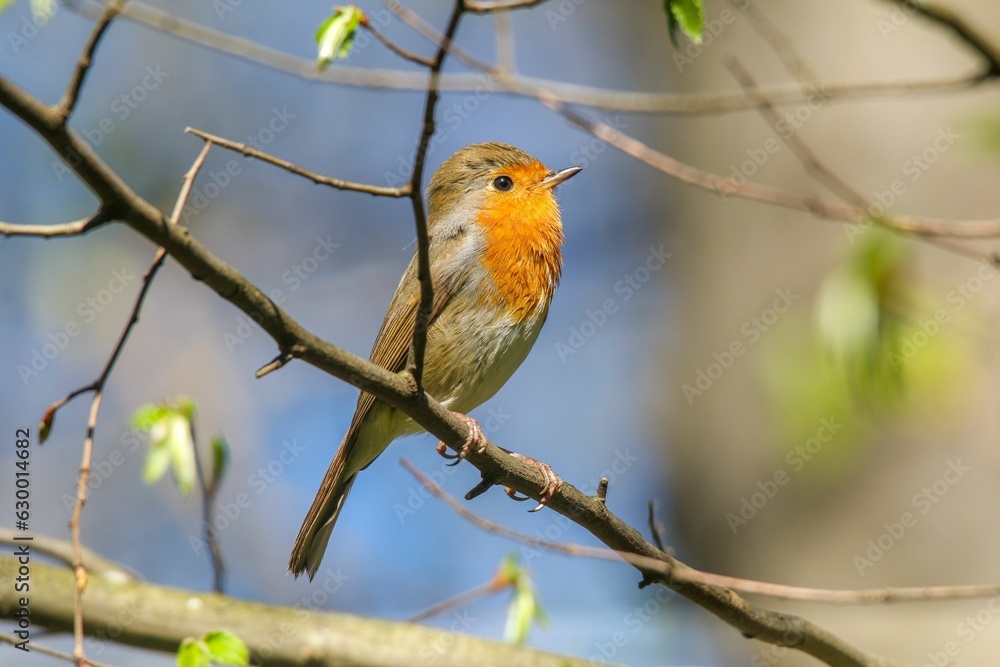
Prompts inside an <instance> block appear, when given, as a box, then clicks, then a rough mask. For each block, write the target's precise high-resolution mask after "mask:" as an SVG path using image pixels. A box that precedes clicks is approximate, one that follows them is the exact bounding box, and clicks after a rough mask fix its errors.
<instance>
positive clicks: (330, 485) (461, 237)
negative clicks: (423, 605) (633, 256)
mask: <svg viewBox="0 0 1000 667" xmlns="http://www.w3.org/2000/svg"><path fill="white" fill-rule="evenodd" d="M581 170H582V167H568V168H565V169H559V170H555V171H552V170H549V169H547V168H546V167H545V166H544V165H543V164H542V163H541V162H539V161H538V160H537V159H535V158H533V157H532V156H530V155H528V154H527V153H525V152H524V151H522V150H520V149H517V148H515V147H513V146H511V145H509V144H505V143H499V142H490V143H480V144H472V145H470V146H466V147H464V148H461V149H459V150H458V151H457V152H456V153H455V154H454V155H452V156H451V157H449V158H448V159H447V160H445V161H444V162H443V163H442V164H441V166H440V167H439V168H438V169H437V170H436V171H435V172H434V175H433V176H432V177H431V180H430V183H429V184H428V187H427V191H426V196H427V232H428V236H429V238H430V244H429V259H430V268H431V284H432V286H433V290H434V300H433V306H432V309H431V314H430V320H429V323H428V328H427V344H426V348H425V353H424V362H423V375H422V383H423V384H422V387H423V389H424V391H426V392H427V393H428V394H430V395H431V396H433V397H434V398H436V399H437V400H438V401H440V402H441V404H442V405H443V406H445V407H446V408H448V409H449V410H451V411H453V412H455V413H456V414H457V415H458V416H459V417H461V418H462V419H463V420H465V421H466V423H467V425H468V426H469V440H468V441H467V442H466V443H465V447H463V448H462V450H461V452H460V454H459V455H458V457H457V458H462V457H464V454H465V453H467V452H468V451H469V448H470V447H472V446H482V447H485V442H486V440H485V438H484V437H483V435H482V431H481V430H480V429H479V426H478V424H477V423H476V422H475V420H474V419H472V418H470V417H467V416H465V413H467V412H469V411H470V410H473V409H474V408H476V407H477V406H479V405H481V404H482V403H483V402H485V401H487V400H489V399H490V398H492V397H493V395H494V394H496V392H497V391H498V390H499V389H500V388H501V387H502V386H503V385H504V384H505V383H506V382H507V380H509V379H510V377H511V375H513V373H514V371H516V370H517V368H518V367H519V366H520V365H521V363H522V362H523V361H524V360H525V358H526V357H527V356H528V352H529V351H530V350H531V348H532V346H533V345H534V343H535V340H536V339H537V338H538V333H539V331H540V330H541V328H542V325H543V324H544V322H545V319H546V316H547V315H548V310H549V303H550V301H551V300H552V295H553V293H554V292H555V289H556V285H557V284H558V283H559V278H560V275H561V273H562V245H563V242H564V235H563V229H562V221H561V216H560V211H559V205H558V203H557V202H556V199H555V195H554V193H553V190H554V188H555V187H556V186H557V185H559V184H560V183H563V182H565V181H566V180H567V179H569V178H571V177H573V176H575V175H576V174H577V173H579V172H580V171H581ZM419 302H420V285H419V281H418V279H417V252H416V251H415V252H414V255H413V259H412V260H410V263H409V266H407V268H406V271H405V272H404V273H403V276H402V279H401V280H400V281H399V285H398V286H397V287H396V291H395V293H394V294H393V296H392V299H391V301H390V303H389V308H388V311H387V312H386V315H385V319H384V321H383V322H382V326H381V328H380V329H379V332H378V335H377V336H376V338H375V343H374V345H373V346H372V352H371V356H370V360H371V362H372V363H374V364H376V365H378V366H381V367H383V368H385V369H387V370H390V371H393V372H399V371H402V370H403V369H404V368H405V367H406V364H407V357H408V352H409V348H410V343H411V340H412V337H413V329H414V324H415V322H416V313H417V307H418V305H419ZM422 430H423V429H422V428H421V427H420V426H419V425H418V424H417V423H416V422H414V421H413V420H412V419H411V418H410V417H408V416H407V415H406V414H405V413H404V412H402V411H401V410H399V409H397V408H394V407H392V406H391V405H389V404H388V403H384V402H382V401H380V400H378V399H376V398H375V397H374V396H373V395H372V394H369V393H367V392H364V391H362V392H361V393H360V395H359V396H358V403H357V408H356V409H355V412H354V417H353V418H352V420H351V423H350V426H349V428H348V429H347V433H346V435H345V436H344V439H343V441H342V443H341V445H340V448H339V449H338V450H337V453H336V455H335V456H334V457H333V460H332V461H331V463H330V466H329V469H328V470H327V471H326V475H325V476H324V478H323V482H322V484H321V486H320V488H319V491H318V492H317V494H316V497H315V499H314V500H313V502H312V505H311V507H310V508H309V512H308V514H307V515H306V517H305V520H304V521H303V522H302V527H301V528H300V530H299V533H298V536H297V537H296V539H295V545H294V547H293V549H292V553H291V557H290V559H289V564H288V569H289V570H290V571H291V573H292V574H293V575H294V576H295V577H299V576H300V575H301V574H303V573H308V575H309V579H310V580H312V578H313V577H314V576H315V574H316V572H317V570H318V569H319V566H320V562H321V561H322V559H323V556H324V553H325V552H326V548H327V544H328V543H329V540H330V535H331V533H332V531H333V527H334V524H335V523H336V522H337V518H338V517H339V516H340V512H341V510H342V509H343V506H344V499H345V498H346V497H347V494H348V492H350V490H351V486H352V485H353V484H354V481H355V479H356V477H357V475H358V473H359V472H360V471H362V470H364V469H365V468H366V467H367V466H368V465H369V464H371V463H372V461H374V460H375V459H376V458H377V457H378V456H379V455H380V454H381V453H382V452H383V451H384V450H385V449H386V447H388V445H389V443H391V442H392V441H393V440H395V439H397V438H399V437H402V436H405V435H410V434H414V433H418V432H421V431H422ZM439 451H443V448H440V446H439ZM511 453H512V452H511ZM515 456H519V455H517V454H515ZM520 458H522V459H524V460H525V461H527V462H528V463H530V464H533V465H535V466H536V467H539V468H540V469H541V470H542V472H543V475H544V476H545V478H546V485H547V486H546V492H545V493H543V497H542V504H540V505H539V507H537V508H536V509H540V508H541V506H542V505H543V504H544V502H545V501H546V500H548V498H549V497H551V494H552V493H554V491H555V489H556V488H557V487H558V486H559V485H561V484H562V481H561V480H559V479H558V477H557V476H555V475H554V474H553V473H552V472H551V468H549V467H548V466H547V465H546V464H539V463H538V462H537V461H535V460H534V459H531V458H529V457H523V456H522V457H520ZM456 463H457V461H456ZM509 494H511V495H512V492H509ZM512 497H513V495H512ZM519 499H521V498H519Z"/></svg>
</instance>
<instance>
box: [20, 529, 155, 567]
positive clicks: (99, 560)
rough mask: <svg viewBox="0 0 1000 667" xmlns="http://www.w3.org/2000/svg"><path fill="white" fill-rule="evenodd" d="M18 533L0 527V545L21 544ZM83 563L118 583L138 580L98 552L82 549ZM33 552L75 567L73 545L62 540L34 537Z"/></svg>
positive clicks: (46, 536)
mask: <svg viewBox="0 0 1000 667" xmlns="http://www.w3.org/2000/svg"><path fill="white" fill-rule="evenodd" d="M16 536H17V533H16V532H15V531H13V530H12V529H10V528H6V527H3V526H0V544H3V545H9V546H15V545H17V544H20V543H19V542H18V541H17V540H15V539H14V538H15V537H16ZM81 551H82V553H83V562H84V565H85V566H86V567H87V571H88V572H89V573H91V574H96V575H98V576H108V577H113V578H115V579H116V580H118V581H128V580H138V579H139V577H138V575H136V573H135V572H132V571H130V570H129V569H128V568H126V567H125V566H124V565H122V564H121V563H116V562H115V561H113V560H108V559H107V558H105V557H104V556H101V555H100V554H99V553H97V552H96V551H93V550H91V549H88V548H86V547H82V548H81ZM31 552H32V553H35V552H38V553H40V554H43V555H45V556H48V557H50V558H54V559H55V560H57V561H59V562H60V563H63V564H64V565H66V566H68V567H72V566H73V545H72V543H70V542H68V541H66V540H60V539H58V538H55V537H50V536H48V535H33V536H32V541H31Z"/></svg>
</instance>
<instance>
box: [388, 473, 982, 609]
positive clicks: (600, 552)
mask: <svg viewBox="0 0 1000 667" xmlns="http://www.w3.org/2000/svg"><path fill="white" fill-rule="evenodd" d="M400 462H401V463H402V464H403V467H404V468H406V470H407V471H409V473H410V474H411V475H413V476H414V477H415V478H416V479H417V481H418V482H420V484H421V485H422V486H423V487H424V488H426V489H427V490H428V491H429V492H430V493H431V494H432V495H433V496H435V497H436V498H438V499H439V500H441V501H442V502H444V503H445V504H446V505H448V507H450V508H451V509H452V510H454V511H455V513H456V514H458V515H459V516H460V517H462V518H463V519H466V520H467V521H469V522H470V523H472V524H473V525H475V526H477V527H478V528H481V529H482V530H485V531H486V532H489V533H493V534H495V535H499V536H501V537H505V538H507V539H510V540H513V541H515V542H520V543H521V544H526V545H528V546H530V547H533V548H535V549H539V550H542V551H552V552H556V553H561V554H565V555H567V556H579V557H582V558H595V559H599V560H611V561H619V560H624V561H625V562H627V563H629V564H630V565H634V566H635V567H637V568H640V569H641V568H651V569H655V570H658V571H659V573H660V576H661V577H662V580H661V581H659V583H660V584H663V585H664V586H667V587H668V588H670V587H672V586H671V582H691V583H699V584H705V585H707V586H721V587H725V588H728V589H730V590H733V591H737V592H739V593H749V594H752V595H762V596H764V597H772V598H778V599H781V600H799V601H805V602H820V603H832V604H885V603H888V602H939V601H943V600H965V599H970V598H984V597H992V596H995V595H1000V584H971V585H965V586H912V587H884V588H864V589H855V590H849V589H829V588H807V587H803V586H786V585H784V584H772V583H769V582H766V581H756V580H754V579H741V578H739V577H730V576H727V575H724V574H712V573H711V572H704V571H702V570H696V569H695V568H693V567H691V566H690V565H686V564H685V563H683V562H681V561H680V560H678V559H676V558H669V560H661V559H658V558H649V557H647V556H640V555H638V554H632V553H625V552H615V551H611V550H609V549H602V548H600V547H589V546H584V545H582V544H571V543H568V542H553V541H551V540H546V539H543V538H540V537H535V536H533V535H527V534H525V533H521V532H518V531H516V530H513V529H511V528H507V527H506V526H502V525H500V524H498V523H496V522H494V521H491V520H490V519H487V518H485V517H482V516H480V515H479V514H476V513H475V512H473V511H472V510H470V509H468V508H467V507H466V506H465V505H463V504H462V503H461V502H460V501H459V500H458V499H456V498H455V497H454V496H452V495H451V494H450V493H448V492H447V491H445V490H444V489H443V488H442V487H441V485H439V484H437V483H436V482H434V481H433V480H432V479H431V478H430V477H428V476H427V475H425V474H424V473H423V472H421V470H420V469H419V468H417V467H416V466H415V465H413V463H411V462H410V461H409V460H408V459H406V458H404V459H402V460H401V461H400ZM649 523H650V527H651V528H652V530H653V536H654V539H655V540H656V542H657V548H658V549H659V550H660V551H664V552H665V549H664V548H663V547H662V546H660V540H659V527H658V526H657V525H656V522H655V519H654V517H653V507H652V503H650V508H649Z"/></svg>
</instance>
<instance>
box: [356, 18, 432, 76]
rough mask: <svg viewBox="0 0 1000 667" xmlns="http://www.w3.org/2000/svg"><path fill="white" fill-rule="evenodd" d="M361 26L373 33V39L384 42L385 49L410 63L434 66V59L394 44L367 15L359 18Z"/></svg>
mask: <svg viewBox="0 0 1000 667" xmlns="http://www.w3.org/2000/svg"><path fill="white" fill-rule="evenodd" d="M361 27H362V28H364V29H365V30H367V31H368V32H370V33H371V34H372V35H374V36H375V39H377V40H378V41H380V42H382V44H384V45H385V47H386V48H387V49H389V50H390V51H392V52H393V53H395V54H396V55H397V56H399V57H400V58H402V59H403V60H409V61H410V62H412V63H416V64H418V65H422V66H424V67H433V66H434V61H432V60H431V59H430V58H425V57H423V56H421V55H417V54H416V53H413V52H412V51H407V50H406V49H404V48H403V47H401V46H400V45H398V44H396V43H395V42H394V41H392V40H391V39H389V38H388V37H386V36H385V35H383V34H382V31H380V30H379V29H378V28H376V27H375V26H374V25H372V23H371V22H370V21H369V20H368V17H367V16H365V17H364V18H363V19H362V20H361Z"/></svg>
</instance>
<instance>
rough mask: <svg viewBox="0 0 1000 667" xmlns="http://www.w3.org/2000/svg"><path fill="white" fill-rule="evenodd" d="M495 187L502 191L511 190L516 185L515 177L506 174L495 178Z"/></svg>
mask: <svg viewBox="0 0 1000 667" xmlns="http://www.w3.org/2000/svg"><path fill="white" fill-rule="evenodd" d="M493 187H494V188H496V189H497V190H499V191H500V192H510V191H511V190H512V189H513V187H514V179H512V178H511V177H510V176H507V175H506V174H504V175H502V176H497V177H496V178H494V179H493Z"/></svg>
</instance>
